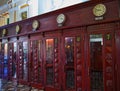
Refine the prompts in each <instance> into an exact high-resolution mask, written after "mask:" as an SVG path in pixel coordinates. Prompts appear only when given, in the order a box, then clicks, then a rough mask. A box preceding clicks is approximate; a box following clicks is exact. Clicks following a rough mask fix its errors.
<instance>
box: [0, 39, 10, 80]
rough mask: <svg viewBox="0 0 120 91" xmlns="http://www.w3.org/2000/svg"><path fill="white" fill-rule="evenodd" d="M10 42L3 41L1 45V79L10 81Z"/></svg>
mask: <svg viewBox="0 0 120 91" xmlns="http://www.w3.org/2000/svg"><path fill="white" fill-rule="evenodd" d="M8 57H9V56H8V40H7V39H3V40H2V44H1V58H2V59H1V73H2V74H1V77H2V79H8V59H9V58H8Z"/></svg>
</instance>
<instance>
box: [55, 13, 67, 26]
mask: <svg viewBox="0 0 120 91" xmlns="http://www.w3.org/2000/svg"><path fill="white" fill-rule="evenodd" d="M56 20H57V23H58V24H62V23H64V22H65V20H66V16H65V15H64V14H59V15H58V16H57V19H56Z"/></svg>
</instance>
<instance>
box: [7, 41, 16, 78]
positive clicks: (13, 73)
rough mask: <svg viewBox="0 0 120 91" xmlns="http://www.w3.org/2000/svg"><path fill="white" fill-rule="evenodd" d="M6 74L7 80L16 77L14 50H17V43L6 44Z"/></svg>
mask: <svg viewBox="0 0 120 91" xmlns="http://www.w3.org/2000/svg"><path fill="white" fill-rule="evenodd" d="M8 48H9V49H8V55H9V60H8V75H9V80H12V79H13V78H16V76H17V73H16V72H17V60H16V52H17V43H16V42H14V43H9V45H8Z"/></svg>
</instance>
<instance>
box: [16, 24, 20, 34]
mask: <svg viewBox="0 0 120 91" xmlns="http://www.w3.org/2000/svg"><path fill="white" fill-rule="evenodd" d="M19 32H20V26H19V25H17V26H16V33H19Z"/></svg>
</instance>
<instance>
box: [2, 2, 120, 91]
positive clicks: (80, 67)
mask: <svg viewBox="0 0 120 91" xmlns="http://www.w3.org/2000/svg"><path fill="white" fill-rule="evenodd" d="M96 7H97V9H96ZM99 7H103V8H102V9H103V10H105V11H104V13H103V12H102V15H101V12H100V11H101V8H99ZM118 7H119V1H118V0H95V1H94V2H93V1H88V2H86V3H82V4H78V5H74V6H70V7H67V8H64V9H60V10H56V11H53V12H50V13H46V14H43V15H39V16H36V17H33V18H30V19H26V20H23V21H20V22H16V23H13V24H10V25H6V26H3V27H0V40H1V42H0V77H1V78H4V79H9V80H13V79H15V80H17V82H18V84H23V85H29V86H30V87H31V89H32V90H34V89H39V90H43V91H120V86H119V84H120V79H119V76H120V67H119V64H120V61H119V60H120V56H119V54H120V48H119V46H120V19H119V18H120V12H119V8H118ZM93 11H94V12H93ZM96 12H98V13H96ZM18 26H19V28H16V27H18ZM5 30H7V33H6V32H4V31H5Z"/></svg>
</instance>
